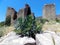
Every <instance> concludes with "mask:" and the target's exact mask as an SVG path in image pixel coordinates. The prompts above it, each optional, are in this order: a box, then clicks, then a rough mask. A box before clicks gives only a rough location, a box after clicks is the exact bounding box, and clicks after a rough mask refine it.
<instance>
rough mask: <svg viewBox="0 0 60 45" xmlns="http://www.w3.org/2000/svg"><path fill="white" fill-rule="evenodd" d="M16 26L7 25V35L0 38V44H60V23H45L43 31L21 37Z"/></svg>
mask: <svg viewBox="0 0 60 45" xmlns="http://www.w3.org/2000/svg"><path fill="white" fill-rule="evenodd" d="M13 29H14V27H6V31H7V30H9V31H7V32H8V33H7V32H5V35H4V36H2V37H1V38H0V45H60V23H53V24H51V23H45V24H44V25H43V28H42V30H43V33H41V34H36V35H35V38H36V40H34V39H33V38H31V37H20V35H16V33H15V32H14V31H13Z"/></svg>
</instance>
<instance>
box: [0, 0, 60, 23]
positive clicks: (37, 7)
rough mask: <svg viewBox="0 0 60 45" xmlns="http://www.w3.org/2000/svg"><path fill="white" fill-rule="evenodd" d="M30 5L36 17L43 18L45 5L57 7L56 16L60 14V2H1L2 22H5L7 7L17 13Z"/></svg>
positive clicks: (11, 0)
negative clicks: (26, 5)
mask: <svg viewBox="0 0 60 45" xmlns="http://www.w3.org/2000/svg"><path fill="white" fill-rule="evenodd" d="M26 3H28V4H29V5H30V7H31V10H32V12H34V14H35V16H36V17H38V16H42V9H43V6H44V4H52V3H54V4H55V5H56V14H60V0H0V22H1V21H4V20H5V17H6V11H7V7H13V8H14V9H15V10H16V11H19V9H21V8H24V5H25V4H26Z"/></svg>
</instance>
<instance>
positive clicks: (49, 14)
mask: <svg viewBox="0 0 60 45" xmlns="http://www.w3.org/2000/svg"><path fill="white" fill-rule="evenodd" d="M43 18H45V19H48V20H55V19H56V13H55V5H54V4H46V5H44V7H43Z"/></svg>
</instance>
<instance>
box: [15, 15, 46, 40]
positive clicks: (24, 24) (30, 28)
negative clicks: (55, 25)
mask: <svg viewBox="0 0 60 45" xmlns="http://www.w3.org/2000/svg"><path fill="white" fill-rule="evenodd" d="M45 22H46V20H45V19H41V20H40V21H36V20H35V16H32V15H28V16H27V17H26V18H25V19H24V21H23V20H22V18H21V17H20V18H19V19H18V20H17V24H16V29H15V32H16V33H17V34H20V35H21V36H29V37H33V38H34V39H35V34H36V33H40V32H41V29H42V26H43V24H44V23H45Z"/></svg>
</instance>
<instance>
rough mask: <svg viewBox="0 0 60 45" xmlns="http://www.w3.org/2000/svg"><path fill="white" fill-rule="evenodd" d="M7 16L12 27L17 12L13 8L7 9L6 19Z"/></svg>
mask: <svg viewBox="0 0 60 45" xmlns="http://www.w3.org/2000/svg"><path fill="white" fill-rule="evenodd" d="M8 16H11V25H13V24H14V22H15V20H16V18H17V12H16V11H15V9H14V8H11V7H8V9H7V14H6V17H8Z"/></svg>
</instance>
